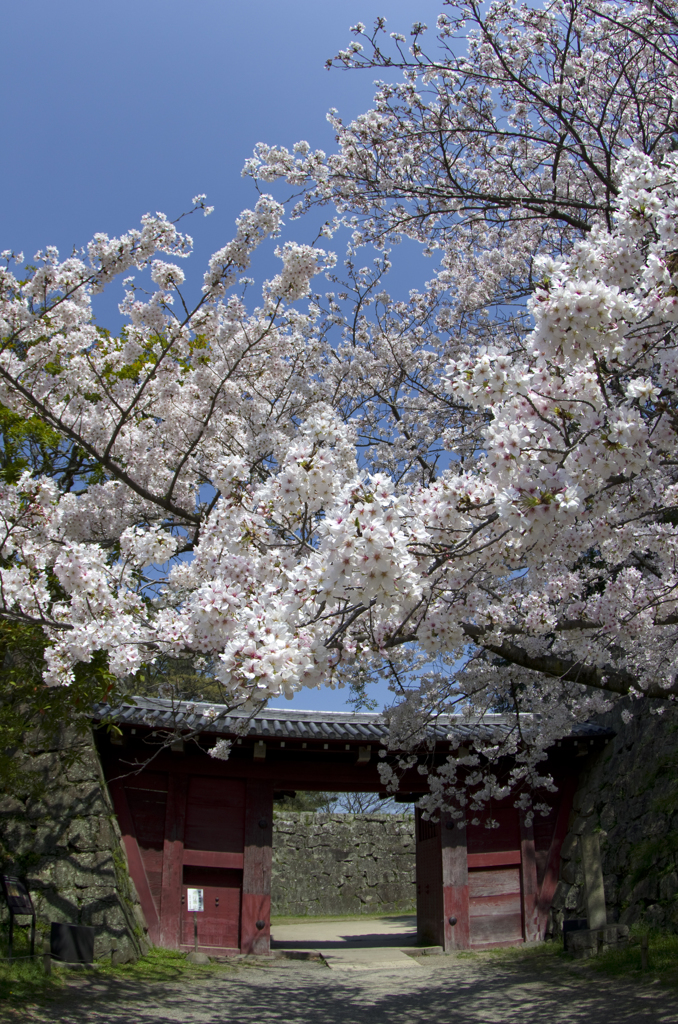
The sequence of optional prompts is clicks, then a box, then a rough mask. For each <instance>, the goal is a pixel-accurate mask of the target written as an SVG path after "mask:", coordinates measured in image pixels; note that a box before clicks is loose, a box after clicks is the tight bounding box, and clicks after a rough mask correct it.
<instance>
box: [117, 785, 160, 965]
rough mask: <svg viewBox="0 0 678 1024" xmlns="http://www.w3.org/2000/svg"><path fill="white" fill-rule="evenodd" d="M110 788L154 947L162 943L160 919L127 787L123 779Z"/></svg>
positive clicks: (128, 859) (133, 878)
mask: <svg viewBox="0 0 678 1024" xmlns="http://www.w3.org/2000/svg"><path fill="white" fill-rule="evenodd" d="M108 788H109V790H110V793H111V798H112V800H113V807H114V808H115V813H116V815H117V818H118V824H119V825H120V831H121V832H122V841H123V843H124V846H125V852H126V854H127V863H128V866H129V873H130V875H131V877H132V881H133V882H134V885H135V886H136V890H137V893H138V895H139V902H140V903H141V909H142V911H143V914H144V917H145V918H146V924H147V925H148V937H149V939H150V940H151V942H152V943H153V945H157V943H158V942H159V941H160V919H159V917H158V911H157V909H156V906H155V902H154V900H153V896H152V894H151V887H150V885H149V884H148V877H147V875H146V869H145V867H144V862H143V860H142V859H141V851H140V849H139V844H138V842H137V835H136V829H135V828H134V820H133V818H132V814H131V812H130V809H129V804H128V803H127V796H126V794H125V787H124V786H123V784H122V779H115V780H114V781H113V782H109V784H108Z"/></svg>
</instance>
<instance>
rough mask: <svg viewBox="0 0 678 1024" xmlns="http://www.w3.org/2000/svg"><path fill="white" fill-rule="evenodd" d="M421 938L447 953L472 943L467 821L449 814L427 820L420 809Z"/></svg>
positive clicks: (418, 912) (417, 852)
mask: <svg viewBox="0 0 678 1024" xmlns="http://www.w3.org/2000/svg"><path fill="white" fill-rule="evenodd" d="M415 834H416V857H417V869H416V870H417V938H418V940H419V942H422V943H426V944H427V945H432V946H442V947H443V950H444V951H445V952H446V953H447V952H450V951H451V950H454V949H468V948H469V945H470V921H469V895H468V861H467V855H466V824H465V822H464V821H463V819H462V827H461V828H459V826H458V824H457V822H456V821H455V820H454V819H453V818H451V817H450V815H449V814H446V813H443V814H440V815H439V821H437V822H433V821H426V820H425V819H424V818H422V816H421V811H420V810H419V808H417V810H416V821H415Z"/></svg>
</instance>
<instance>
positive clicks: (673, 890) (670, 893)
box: [659, 871, 678, 900]
mask: <svg viewBox="0 0 678 1024" xmlns="http://www.w3.org/2000/svg"><path fill="white" fill-rule="evenodd" d="M677 893H678V874H677V873H676V872H675V871H671V872H670V874H668V875H664V877H663V878H661V879H660V880H659V898H660V899H662V900H670V899H672V898H673V897H674V896H675V895H676V894H677Z"/></svg>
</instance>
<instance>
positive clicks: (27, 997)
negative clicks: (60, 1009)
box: [0, 959, 64, 1008]
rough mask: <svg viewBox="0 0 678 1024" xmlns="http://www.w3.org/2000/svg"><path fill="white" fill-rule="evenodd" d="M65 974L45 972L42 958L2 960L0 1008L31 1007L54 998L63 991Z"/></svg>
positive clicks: (0, 962) (0, 969) (0, 963)
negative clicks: (8, 961)
mask: <svg viewBox="0 0 678 1024" xmlns="http://www.w3.org/2000/svg"><path fill="white" fill-rule="evenodd" d="M63 985H64V982H63V975H62V972H61V971H54V972H53V973H52V974H51V975H50V976H48V975H46V974H45V968H44V967H43V964H42V959H39V960H15V961H12V963H7V961H4V960H3V961H0V1008H2V1007H3V1006H11V1007H15V1008H19V1007H25V1008H29V1007H30V1006H31V1005H33V1006H35V1005H36V1004H38V1003H45V1002H47V1001H48V1000H50V999H54V998H55V996H58V995H59V994H60V993H61V992H62V991H63Z"/></svg>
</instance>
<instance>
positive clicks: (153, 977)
mask: <svg viewBox="0 0 678 1024" xmlns="http://www.w3.org/2000/svg"><path fill="white" fill-rule="evenodd" d="M22 945H23V944H22ZM26 946H27V948H26V950H23V949H22V948H21V949H17V950H15V953H16V955H17V956H19V955H20V953H23V952H26V953H27V952H28V944H26ZM5 952H6V951H5V950H3V953H5ZM230 970H232V967H231V966H230V965H229V964H221V963H210V964H192V963H189V962H188V960H186V955H185V953H181V952H179V951H178V950H176V949H160V948H155V947H154V948H153V949H151V950H150V952H149V953H147V954H146V956H143V957H140V959H139V960H137V961H136V962H135V963H129V964H119V965H117V966H115V967H114V966H113V964H111V962H110V960H101V961H98V962H97V964H96V966H95V967H94V969H93V970H92V971H91V972H87V973H88V976H89V977H91V978H97V979H108V980H110V981H113V980H121V981H122V980H124V981H131V982H134V981H137V982H151V983H152V982H161V983H168V982H175V981H181V980H186V981H191V980H195V979H198V978H200V977H205V976H206V975H208V976H209V975H212V974H217V973H223V972H224V971H230ZM78 973H79V972H78ZM76 976H77V975H76V974H75V972H74V971H73V970H72V969H70V968H68V967H65V966H62V965H61V964H60V963H58V962H57V961H52V973H51V975H46V974H45V968H44V964H43V961H42V957H39V958H38V959H36V960H13V961H12V963H8V962H7V961H6V960H4V961H3V960H0V1013H1V1012H2V1010H3V1009H5V1008H9V1009H11V1010H14V1011H15V1012H16V1011H17V1010H19V1009H21V1008H22V1007H23V1008H24V1009H29V1008H30V1007H31V1006H44V1005H45V1003H48V1002H50V1001H52V1000H54V999H56V998H58V997H59V996H63V995H64V993H65V990H66V980H67V979H68V978H73V977H76Z"/></svg>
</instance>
